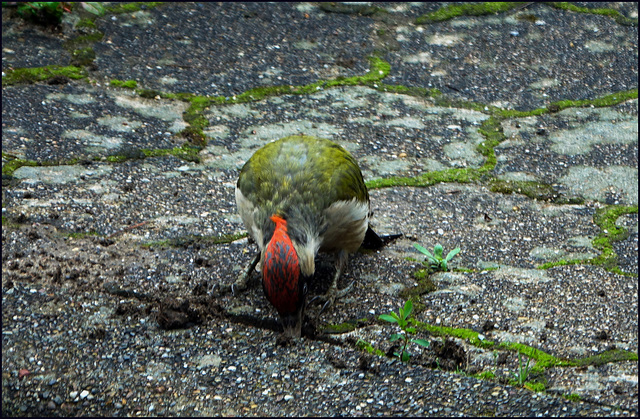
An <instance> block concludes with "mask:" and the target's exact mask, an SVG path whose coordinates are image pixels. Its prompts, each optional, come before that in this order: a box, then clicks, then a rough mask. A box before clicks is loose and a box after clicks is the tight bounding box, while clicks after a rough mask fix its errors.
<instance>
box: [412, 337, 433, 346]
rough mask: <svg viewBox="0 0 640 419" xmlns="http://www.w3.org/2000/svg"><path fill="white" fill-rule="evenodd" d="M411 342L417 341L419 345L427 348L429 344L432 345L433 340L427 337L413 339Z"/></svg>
mask: <svg viewBox="0 0 640 419" xmlns="http://www.w3.org/2000/svg"><path fill="white" fill-rule="evenodd" d="M411 342H413V343H417V344H418V345H420V346H424V347H425V348H428V347H429V345H431V342H429V341H428V340H425V339H411Z"/></svg>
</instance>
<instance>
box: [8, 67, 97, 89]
mask: <svg viewBox="0 0 640 419" xmlns="http://www.w3.org/2000/svg"><path fill="white" fill-rule="evenodd" d="M54 77H67V78H70V79H74V80H78V79H83V78H86V77H87V72H86V70H84V69H82V68H79V67H76V66H66V67H63V66H59V65H49V66H46V67H32V68H15V69H9V70H7V71H6V72H5V76H4V77H2V85H3V86H11V85H15V84H28V83H37V82H41V81H46V80H49V79H52V78H54Z"/></svg>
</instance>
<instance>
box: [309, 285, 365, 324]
mask: <svg viewBox="0 0 640 419" xmlns="http://www.w3.org/2000/svg"><path fill="white" fill-rule="evenodd" d="M354 283H355V281H353V282H351V284H349V285H348V286H347V287H345V288H343V289H341V290H339V289H338V287H337V286H335V284H334V285H333V286H331V288H329V291H327V293H326V294H324V295H316V296H315V297H313V299H311V301H309V304H310V305H311V303H313V302H314V301H316V300H318V301H320V302H323V301H324V304H323V305H322V308H321V309H320V312H318V316H320V314H322V313H323V312H324V311H325V310H326V309H328V308H329V307H331V306H332V305H333V304H334V303H335V301H336V300H339V299H340V298H342V297H344V296H345V295H347V294H349V293H350V292H351V290H352V289H353V284H354Z"/></svg>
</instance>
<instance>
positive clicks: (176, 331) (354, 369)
mask: <svg viewBox="0 0 640 419" xmlns="http://www.w3.org/2000/svg"><path fill="white" fill-rule="evenodd" d="M572 5H573V6H574V7H573V9H572V8H569V10H567V9H566V8H563V7H561V6H560V5H556V6H553V5H550V4H540V3H534V4H526V5H521V6H517V7H515V8H512V9H510V10H507V11H503V12H499V13H477V12H472V11H470V9H469V10H468V9H464V8H461V9H456V8H455V7H457V6H456V5H449V6H447V5H443V4H439V3H370V4H369V3H364V4H354V3H272V4H266V3H162V4H146V5H145V4H143V5H134V4H131V6H128V7H127V6H126V5H124V6H123V5H119V6H118V5H116V4H115V3H107V4H106V6H105V7H106V8H107V11H106V14H105V15H104V16H101V17H96V16H93V15H89V14H83V13H82V11H77V10H75V11H73V12H72V13H67V14H65V16H64V19H63V22H62V24H61V25H59V26H57V27H53V28H52V27H46V26H41V25H36V24H33V23H29V22H26V21H24V20H22V19H20V18H19V17H17V16H15V14H14V13H13V11H12V9H11V8H3V16H2V19H3V24H2V43H3V51H2V67H3V88H2V121H3V122H2V167H3V188H2V215H3V228H2V245H3V252H2V298H3V299H2V319H3V320H2V339H3V341H2V388H3V391H2V394H3V396H2V398H3V399H2V412H3V416H4V415H7V416H51V415H55V416H77V415H101V416H102V415H104V416H133V415H145V416H167V415H190V416H191V415H193V416H199V415H202V416H213V415H225V416H231V415H233V416H236V415H251V416H265V415H269V416H271V415H287V416H293V415H296V416H300V415H323V416H328V415H354V416H357V415H364V416H373V415H410V416H427V415H429V416H431V415H440V416H477V415H495V416H516V415H517V416H541V415H545V416H547V415H557V416H586V415H589V416H614V415H617V416H637V414H638V402H637V399H638V360H637V353H638V277H637V273H638V216H637V208H638V100H637V93H638V90H637V82H638V68H637V62H638V34H637V18H638V16H637V13H638V11H637V3H613V2H612V3H574V4H572ZM479 6H482V4H479ZM603 11H605V12H603ZM445 12H446V13H449V14H451V16H452V17H451V18H448V19H443V20H439V19H440V18H436V16H442V15H443V13H445ZM421 17H422V18H421ZM419 22H422V23H419ZM87 49H90V50H92V51H93V52H94V53H95V58H93V59H91V60H89V61H88V62H82V63H79V62H78V56H79V55H81V54H80V53H79V51H81V50H82V51H85V52H86V50H87ZM71 65H72V66H73V68H71V69H67V71H71V73H63V72H62V70H60V68H58V67H55V66H71ZM24 69H31V70H27V71H25V70H24ZM42 69H46V71H47V72H49V73H46V74H49V75H48V76H45V77H43V78H41V79H38V80H37V81H34V80H33V79H30V77H32V78H33V77H37V75H38V74H41V73H39V71H41V70H42ZM25 74H26V76H24V77H23V78H18V77H16V76H17V75H25ZM68 74H79V75H80V76H79V77H81V78H79V79H75V78H73V77H70V76H69V75H68ZM131 81H135V83H133V82H131ZM127 86H128V87H127ZM299 133H304V134H306V135H314V136H319V137H323V138H328V139H331V140H333V141H336V142H338V143H339V144H341V145H343V146H344V147H345V148H346V149H347V150H349V151H350V152H351V153H352V154H353V155H354V157H355V158H356V160H357V161H358V162H359V164H360V166H361V168H362V171H363V174H364V177H365V180H366V181H367V185H368V187H369V189H370V195H371V203H372V209H373V211H374V216H373V220H372V224H373V226H374V228H375V229H376V231H378V232H379V233H381V234H396V233H402V234H403V236H402V237H401V238H400V239H398V240H395V241H393V242H391V243H390V244H388V245H387V246H386V247H385V248H383V249H381V250H379V251H375V252H365V251H363V252H359V253H357V254H355V255H352V257H351V258H350V261H349V265H348V267H347V270H346V272H345V273H344V274H343V277H342V278H341V281H340V282H341V284H342V285H343V286H344V285H346V284H349V283H351V282H352V281H355V284H354V288H353V290H352V291H351V293H350V294H348V295H347V296H346V297H345V298H343V299H342V300H340V301H338V302H337V303H336V304H335V305H334V306H333V307H331V308H330V309H329V310H327V311H326V312H324V313H322V315H321V316H320V317H319V318H317V319H316V318H315V317H314V315H315V314H317V312H318V310H319V307H312V308H311V309H310V313H309V314H310V315H309V318H308V319H307V327H306V328H305V332H304V333H303V338H302V339H301V340H300V341H296V342H292V343H289V344H282V342H280V341H279V340H278V338H277V337H278V334H279V333H280V329H279V325H278V323H277V321H276V313H275V311H274V310H273V309H272V307H271V306H270V305H269V304H268V303H267V301H266V299H265V298H264V296H263V294H262V290H261V287H260V286H259V285H256V286H253V287H252V288H250V289H249V290H247V291H246V292H243V293H240V294H239V295H236V296H233V295H230V294H223V293H220V292H219V290H220V288H221V287H222V286H224V285H229V284H231V283H232V282H233V281H234V280H235V278H236V277H237V275H238V274H239V273H240V272H241V270H242V269H244V267H245V266H246V265H247V264H248V263H249V262H250V260H251V258H252V256H253V252H254V251H255V244H253V243H250V242H248V240H247V239H246V238H245V234H244V233H245V230H244V226H243V225H242V222H241V220H240V217H239V216H238V215H237V213H236V209H235V199H234V186H235V182H236V180H237V176H238V172H239V169H240V168H241V167H242V165H243V164H244V162H245V161H246V160H247V159H248V158H249V157H250V156H251V155H252V153H253V152H254V151H255V150H256V149H258V148H259V147H261V146H262V145H264V144H266V143H267V142H269V141H273V140H276V139H278V138H282V137H285V136H287V135H293V134H299ZM414 243H419V244H421V245H423V246H424V247H426V248H428V249H433V247H434V246H435V245H436V244H441V245H442V246H443V247H444V249H445V252H447V251H449V250H451V249H453V248H455V247H460V248H461V252H460V253H459V254H458V255H457V256H456V257H455V258H454V259H453V260H452V262H451V263H450V266H451V268H452V269H451V270H450V271H449V272H437V273H431V274H426V275H425V273H424V271H421V270H423V268H424V266H423V264H422V263H421V262H422V260H423V256H422V255H421V254H420V253H418V252H417V251H416V250H415V248H414V247H413V244H414ZM331 267H332V259H331V257H330V256H327V255H320V256H319V260H318V272H317V273H316V281H315V283H314V284H312V287H311V290H310V291H311V294H312V295H315V294H319V293H321V292H322V291H323V290H324V288H326V286H327V284H326V281H323V278H326V277H329V276H330V275H331ZM256 276H257V274H256ZM256 283H257V281H256ZM407 298H411V299H412V301H413V303H414V307H415V310H414V313H413V317H414V320H415V326H416V329H417V334H416V336H417V337H419V338H423V339H427V340H429V341H430V342H431V345H430V347H429V348H420V347H417V346H416V347H410V351H411V352H412V354H413V356H412V357H411V361H410V363H409V364H408V365H407V364H402V363H401V362H400V361H399V360H398V359H395V358H393V356H389V355H392V354H393V352H394V350H397V347H396V348H394V347H392V344H391V343H390V342H389V340H388V339H389V336H390V335H391V334H393V333H397V332H398V329H397V327H394V326H393V325H389V324H385V323H384V322H382V321H380V320H378V316H379V315H380V314H385V313H388V312H389V311H396V312H397V310H398V309H399V308H400V307H402V306H403V305H404V303H405V301H406V300H407ZM363 342H364V344H365V345H364V346H366V345H369V346H368V347H369V349H370V350H369V351H368V350H367V349H363V347H364V346H363ZM376 351H377V352H376ZM385 354H388V355H387V356H385ZM519 354H520V356H524V358H525V359H531V361H530V362H531V366H532V368H531V371H530V374H529V376H528V377H526V379H525V380H523V381H524V385H520V384H522V383H517V381H516V382H514V381H513V379H514V374H515V373H517V371H518V367H519V362H521V361H519Z"/></svg>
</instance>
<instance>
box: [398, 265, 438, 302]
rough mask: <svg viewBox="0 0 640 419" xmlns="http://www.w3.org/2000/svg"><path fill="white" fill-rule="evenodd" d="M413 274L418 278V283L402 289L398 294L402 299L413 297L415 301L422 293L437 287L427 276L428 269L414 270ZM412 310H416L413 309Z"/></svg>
mask: <svg viewBox="0 0 640 419" xmlns="http://www.w3.org/2000/svg"><path fill="white" fill-rule="evenodd" d="M413 276H414V277H415V278H416V279H417V280H418V285H417V286H415V287H407V288H405V289H403V290H402V291H401V292H400V294H399V296H400V298H402V299H404V300H408V299H414V300H415V301H416V302H417V300H419V298H420V296H421V295H423V294H428V293H430V292H433V291H435V290H436V289H438V287H436V284H434V283H433V281H432V280H431V279H430V278H429V270H428V269H420V270H418V271H416V272H414V274H413ZM414 312H417V311H416V310H414Z"/></svg>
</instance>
